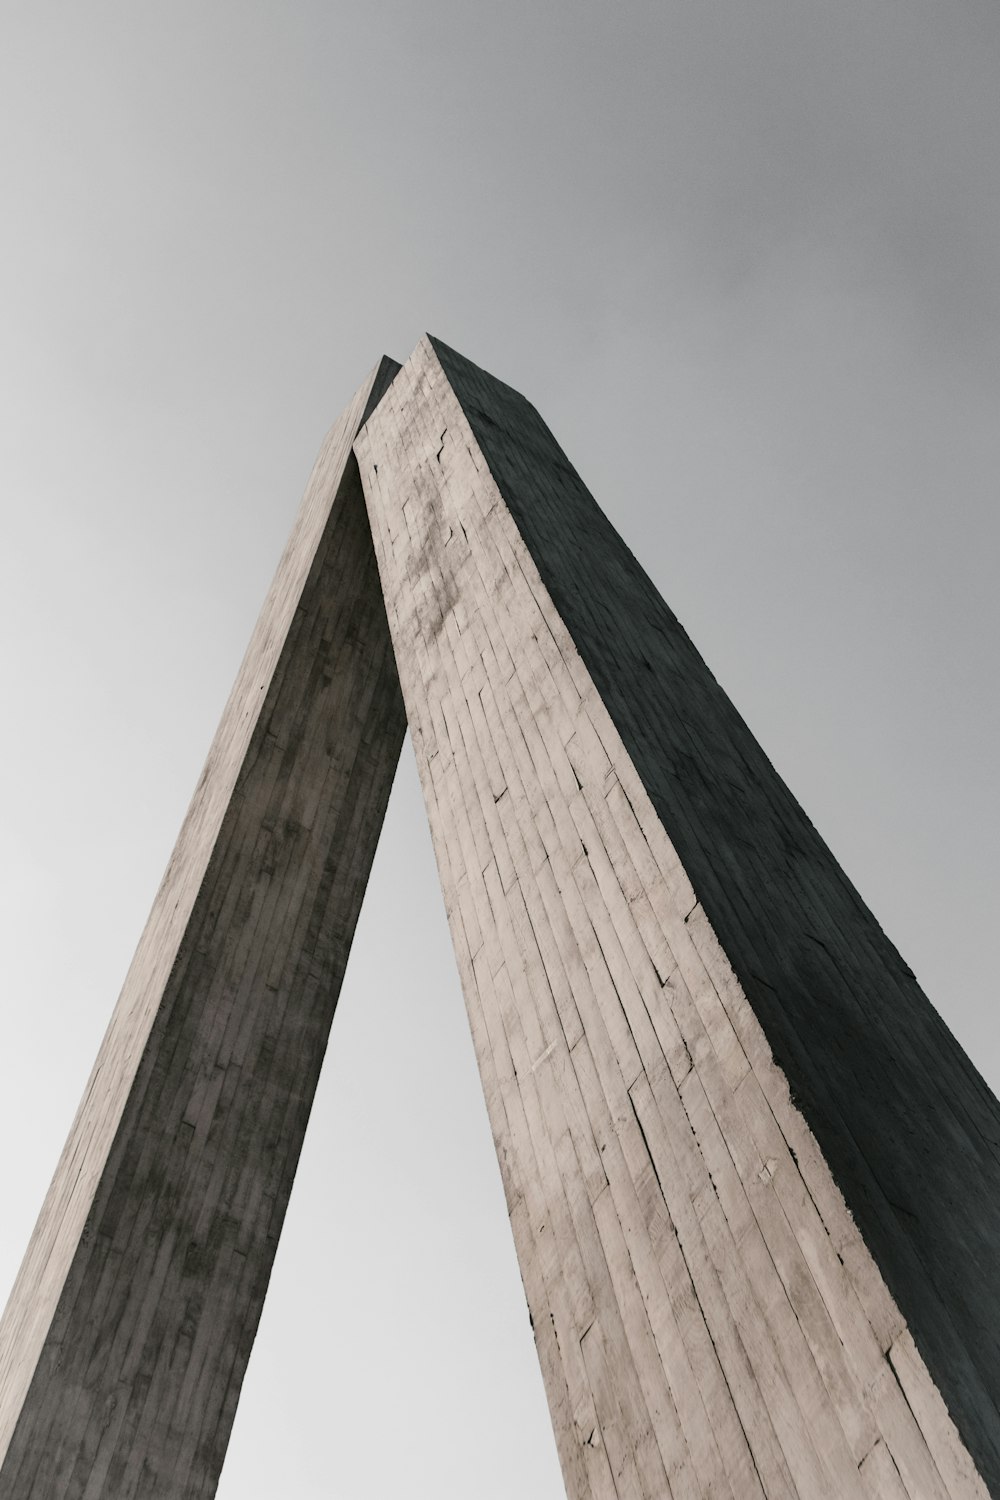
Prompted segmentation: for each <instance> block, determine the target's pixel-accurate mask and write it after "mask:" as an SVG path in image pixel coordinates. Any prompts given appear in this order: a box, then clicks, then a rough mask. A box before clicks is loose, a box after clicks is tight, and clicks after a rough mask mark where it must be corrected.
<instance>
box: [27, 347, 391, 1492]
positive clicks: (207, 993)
mask: <svg viewBox="0 0 1000 1500" xmlns="http://www.w3.org/2000/svg"><path fill="white" fill-rule="evenodd" d="M397 368H398V366H396V365H395V364H394V363H393V362H392V361H389V360H383V361H382V364H381V365H380V366H379V367H378V369H377V370H376V371H375V372H373V375H372V376H371V377H369V379H368V380H367V381H366V382H365V384H364V386H363V387H362V388H361V390H360V391H359V392H358V394H357V395H356V397H355V398H354V400H353V402H352V403H351V405H350V406H349V407H348V409H347V410H346V411H345V412H344V414H343V416H342V417H341V418H340V420H339V421H338V422H337V424H336V425H335V426H334V428H333V429H332V431H331V433H330V435H329V437H328V439H327V441H326V444H325V445H324V448H323V450H322V452H321V454H320V457H319V460H318V462H317V464H316V468H315V470H314V473H313V477H312V479H311V481H310V485H309V489H308V491H307V493H306V497H305V500H304V502H303V505H302V509H301V511H300V514H299V517H298V520H297V522H296V526H295V529H294V531H293V533H292V537H291V539H290V541H289V544H288V547H287V549H286V551H285V555H284V557H283V559H282V562H281V565H280V567H279V570H278V574H277V577H276V579H275V583H274V585H273V588H272V590H271V593H270V595H269V597H268V600H267V603H266V604H265V607H264V610H263V612H262V614H261V617H260V620H259V622H258V624H257V627H256V630H255V633H254V636H253V638H252V641H251V644H250V647H249V650H248V652H247V656H246V659H245V661H244V664H243V667H242V669H241V672H240V676H239V678H238V680H237V683H236V686H235V688H234V690H233V693H232V696H231V698H230V700H229V704H228V706H227V708H226V711H225V715H224V717H223V720H222V723H221V726H220V728H219V732H218V734H217V736H216V739H215V741H214V744H213V746H212V749H211V752H210V754H209V757H208V761H207V763H206V766H205V769H204V771H203V773H202V777H201V780H200V782H199V784H198V788H197V791H196V793H195V797H194V801H193V803H192V806H191V809H190V812H189V813H188V816H187V819H186V821H185V824H184V827H183V829H182V832H181V835H180V838H179V840H178V844H177V847H176V849H175V852H174V855H173V858H172V859H171V863H170V865H169V867H168V869H167V873H166V875H165V877H164V881H163V884H162V886H161V888H160V891H159V894H158V895H157V898H156V902H155V905H154V908H153V911H152V914H151V916H150V919H149V923H148V925H147V928H146V931H145V933H144V934H143V937H142V940H141V942H140V944H139V948H138V951H137V953H136V956H135V959H134V961H133V964H132V967H131V969H130V971H129V974H128V977H127V980H126V983H125V987H124V990H123V992H122V996H121V999H120V1001H119V1003H118V1007H117V1009H116V1011H115V1014H114V1017H113V1019H112V1022H111V1025H110V1027H109V1029H108V1033H107V1036H106V1038H105V1040H104V1043H103V1045H102V1048H101V1052H100V1055H99V1057H98V1060H97V1064H96V1066H95V1069H94V1072H93V1074H92V1077H91V1080H90V1083H89V1086H88V1088H87V1093H86V1096H85V1098H84V1101H83V1104H82V1105H81V1107H80V1111H79V1114H78V1116H77V1119H76V1122H75V1124H74V1126H73V1130H72V1133H71V1135H70V1139H69V1142H68V1144H67V1146H66V1149H65V1151H64V1153H63V1156H62V1159H61V1161H60V1163H59V1166H58V1169H57V1171H56V1175H55V1179H54V1181H53V1183H52V1187H51V1189H50V1191H49V1194H48V1197H47V1199H46V1202H45V1206H44V1208H43V1211H42V1215H41V1218H40V1220H39V1224H38V1227H37V1229H36V1231H35V1234H34V1236H33V1238H32V1241H31V1244H30V1246H29V1248H28V1252H27V1255H26V1257H25V1261H24V1264H23V1266H22V1269H21V1272H20V1275H19V1277H18V1281H17V1283H16V1285H15V1288H14V1292H13V1294H12V1297H11V1300H10V1303H9V1305H8V1308H7V1311H6V1313H5V1315H4V1319H3V1323H2V1325H0V1457H2V1456H3V1455H4V1454H5V1455H6V1456H5V1458H3V1462H2V1466H0V1497H2V1500H125V1497H138V1496H144V1497H152V1496H161V1497H165V1496H169V1497H170V1500H188V1497H191V1500H193V1497H196V1496H199V1497H200V1496H210V1495H212V1494H214V1492H215V1487H216V1482H217V1478H218V1473H219V1469H220V1467H221V1463H222V1458H223V1455H224V1453H225V1448H226V1443H227V1441H228V1437H229V1431H230V1427H231V1425H232V1419H233V1415H234V1412H235V1407H236V1400H237V1397H238V1394H239V1389H240V1385H241V1382H242V1379H243V1374H244V1370H245V1367H246V1362H247V1358H248V1356H249V1352H250V1346H251V1344H252V1342H253V1337H254V1333H255V1331H256V1327H257V1321H258V1318H259V1315H260V1309H261V1304H262V1301H263V1297H264V1292H265V1289H266V1286H267V1281H268V1277H269V1274H270V1269H271V1263H272V1260H273V1256H274V1251H275V1247H276V1243H277V1238H278V1233H279V1230H280V1227H281V1222H282V1219H283V1216H284V1211H285V1206H286V1203H287V1200H288V1194H289V1191H290V1189H291V1184H292V1178H293V1176H294V1172H295V1166H296V1162H297V1160H298V1156H299V1150H300V1147H301V1143H302V1137H303V1132H304V1130H305V1125H306V1120H307V1117H308V1114H309V1109H310V1105H311V1103H312V1097H313V1091H314V1088H315V1084H316V1079H317V1076H318V1073H319V1068H320V1063H321V1061H322V1057H323V1051H324V1048H325V1045H326V1039H327V1034H328V1031H329V1026H330V1021H331V1019H332V1016H333V1010H334V1006H335V1004H336V1001H337V996H338V993H339V990H340V984H341V979H342V977H343V973H344V967H345V964H346V961H347V954H348V950H349V948H350V943H351V938H352V936H353V933H354V927H355V922H356V919H357V915H358V911H359V908H360V904H361V897H362V894H363V892H364V888H365V884H366V881H367V878H368V872H369V869H370V866H371V861H372V856H373V854H374V850H375V845H376V841H377V839H378V834H379V831H380V828H381V825H382V820H383V816H384V812H385V806H386V801H387V799H388V795H389V789H390V786H391V783H392V778H393V774H394V772H395V768H396V764H397V760H398V757H399V751H400V747H401V744H402V738H403V733H404V717H403V707H402V701H401V699H400V695H399V684H398V679H397V676H396V669H395V665H394V662H393V657H392V650H391V646H390V643H389V636H388V631H387V628H386V620H385V609H384V605H383V603H382V596H381V591H380V589H379V583H378V575H377V572H376V567H375V560H374V556H373V554H372V546H371V537H370V532H369V529H368V522H367V518H366V515H365V507H364V500H363V497H362V494H361V487H360V483H359V479H358V473H357V465H356V463H355V460H354V458H353V456H352V453H351V441H352V439H353V437H354V434H355V432H356V431H357V428H358V425H359V423H360V422H361V421H362V420H363V418H364V416H365V414H366V412H367V411H369V410H370V409H371V407H372V406H373V405H374V404H375V402H376V401H377V399H378V398H379V396H380V395H381V394H382V392H383V391H384V390H385V388H386V386H387V385H388V383H389V381H390V380H391V379H392V376H393V374H394V373H395V371H396V369H397Z"/></svg>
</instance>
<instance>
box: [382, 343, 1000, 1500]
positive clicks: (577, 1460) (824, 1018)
mask: <svg viewBox="0 0 1000 1500" xmlns="http://www.w3.org/2000/svg"><path fill="white" fill-rule="evenodd" d="M355 446H356V451H357V453H358V458H359V463H360V468H361V474H362V480H363V483H364V487H365V494H366V498H367V501H368V507H369V512H370V515H371V521H372V530H373V534H374V538H375V547H376V553H377V556H378V563H379V570H380V574H381V578H382V585H383V589H384V591H385V596H386V600H387V604H388V611H389V624H390V629H391V632H392V637H393V641H394V644H395V648H396V654H397V659H398V664H399V671H400V678H401V682H402V687H403V693H404V698H405V700H406V706H407V714H408V718H409V722H410V726H411V730H412V733H413V738H414V743H415V746H416V751H417V760H418V765H419V768H420V774H421V780H422V783H423V787H424V793H425V797H426V800H427V805H428V811H429V815H430V821H431V827H432V831H433V835H434V844H435V849H436V853H437V859H438V865H439V869H440V873H441V879H442V883H443V886H444V890H445V895H446V903H447V907H448V913H449V920H450V923H451V928H452V935H453V938H454V943H455V949H456V953H457V956H458V961H459V967H460V969H461V973H462V979H463V985H464V989H465V994H466V999H467V1004H468V1010H469V1017H470V1022H471V1025H472V1030H473V1035H474V1038H475V1044H476V1051H477V1056H478V1060H479V1066H480V1070H481V1074H482V1079H483V1085H484V1090H485V1093H486V1099H487V1105H488V1108H489V1111H490V1118H491V1122H492V1127H493V1133H494V1138H495V1141H496V1146H497V1151H498V1154H499V1158H500V1163H501V1168H502V1172H503V1177H504V1184H505V1188H506V1193H507V1202H508V1207H509V1210H510V1217H511V1224H512V1227H513V1231H514V1237H515V1242H516V1244H517V1249H518V1256H519V1260H520V1265H521V1270H522V1276H523V1279H524V1284H525V1290H526V1293H527V1297H528V1302H529V1306H530V1308H531V1312H532V1318H533V1326H534V1331H535V1339H536V1342H537V1345H538V1351H539V1356H540V1359H541V1363H542V1368H543V1372H544V1375H545V1382H546V1388H547V1392H548V1397H549V1402H550V1407H551V1411H552V1416H553V1423H554V1427H555V1432H556V1438H557V1442H558V1446H559V1452H560V1456H561V1459H562V1464H563V1470H564V1474H565V1477H566V1483H567V1489H568V1492H569V1494H570V1495H571V1496H572V1497H573V1500H583V1497H587V1496H594V1497H598V1496H600V1497H608V1500H611V1497H618V1500H622V1497H626V1496H628V1497H635V1500H638V1497H643V1500H659V1497H662V1496H666V1495H670V1494H673V1495H686V1496H701V1495H713V1496H732V1497H734V1500H743V1497H749V1496H755V1495H756V1496H762V1495H766V1496H767V1497H769V1500H770V1497H774V1496H798V1497H803V1500H805V1497H808V1500H819V1497H829V1500H834V1497H836V1500H843V1497H862V1496H865V1497H868V1500H875V1497H880V1500H885V1497H902V1496H909V1497H911V1500H916V1497H918V1496H919V1497H935V1500H943V1497H945V1496H959V1495H962V1496H972V1495H979V1496H981V1495H983V1494H984V1493H985V1490H984V1487H983V1482H982V1479H981V1478H980V1476H979V1474H977V1471H976V1462H978V1464H979V1466H980V1468H981V1471H982V1474H983V1475H985V1476H986V1477H987V1479H988V1480H989V1482H990V1484H991V1486H992V1487H993V1489H994V1492H995V1493H1000V1468H998V1463H997V1452H998V1444H997V1439H998V1422H997V1413H996V1409H995V1406H994V1405H993V1397H994V1394H995V1392H996V1382H995V1369H996V1342H995V1331H996V1317H995V1287H996V1270H997V1253H996V1247H997V1245H998V1244H1000V1236H998V1234H997V1229H998V1225H997V1216H998V1213H1000V1193H998V1192H997V1188H998V1187H1000V1183H998V1181H997V1168H996V1142H997V1140H998V1139H1000V1136H998V1111H997V1104H996V1101H995V1100H994V1099H993V1098H992V1096H991V1095H989V1093H988V1091H987V1090H986V1089H985V1087H984V1085H983V1084H982V1082H981V1080H979V1078H978V1076H977V1075H976V1073H975V1070H974V1069H973V1068H972V1066H971V1064H970V1063H969V1062H968V1060H967V1059H966V1058H965V1056H964V1054H963V1053H962V1052H961V1049H960V1048H959V1047H958V1045H957V1044H956V1043H955V1042H954V1040H953V1039H952V1038H951V1037H950V1036H949V1034H948V1033H947V1031H946V1029H945V1028H944V1027H943V1025H942V1024H941V1022H940V1021H939V1020H938V1018H937V1016H936V1014H935V1013H934V1011H933V1010H932V1008H931V1007H930V1006H929V1005H928V1003H927V1002H926V1000H925V999H924V997H923V996H921V994H920V992H919V991H918V990H917V987H916V985H915V983H914V981H913V978H912V975H910V973H909V971H908V970H907V969H906V968H905V965H903V963H902V962H901V960H900V959H899V957H898V955H897V954H896V953H895V952H894V950H893V949H892V948H891V945H889V943H888V942H887V940H886V939H885V938H884V936H883V934H882V933H881V932H880V930H879V928H878V926H877V924H876V922H875V921H874V919H873V918H872V916H871V914H870V913H869V912H868V911H867V910H866V909H865V907H864V906H863V904H862V903H861V901H860V899H859V898H858V896H857V895H856V893H855V892H854V891H853V889H852V888H851V886H850V884H849V883H848V882H847V880H846V878H845V877H844V876H843V875H842V873H841V872H840V870H839V869H838V867H837V865H836V863H835V862H834V861H833V859H832V857H831V856H830V854H829V852H828V850H827V849H826V848H825V846H824V845H823V843H822V841H821V840H820V839H819V837H818V835H817V834H816V832H815V830H814V829H813V828H812V826H811V824H810V823H809V821H808V819H807V818H806V817H805V815H804V814H803V813H802V811H801V809H800V808H799V807H798V806H797V804H796V803H795V801H794V799H793V798H792V797H791V795H790V794H789V792H788V791H787V790H786V788H785V787H784V786H783V785H782V783H781V781H780V779H779V778H778V776H777V775H776V774H775V772H774V770H773V768H772V767H771V766H770V764H769V763H768V761H767V759H766V757H765V756H764V755H763V753H762V752H761V750H760V748H759V747H758V746H757V745H756V743H755V742H754V740H753V738H752V736H751V735H750V734H749V731H748V730H747V728H746V726H745V725H744V724H743V723H742V721H741V720H740V718H739V716H738V715H737V714H736V712H735V710H734V709H733V708H732V705H731V704H730V703H729V702H728V700H727V699H726V697H725V695H724V694H723V693H722V691H721V689H720V688H719V687H718V685H717V684H716V682H715V681H714V679H713V678H712V676H711V674H710V672H709V671H708V669H707V668H706V666H705V664H704V663H703V662H702V661H701V659H700V657H699V656H698V655H697V653H696V652H695V650H694V648H693V647H692V646H691V643H690V642H689V641H688V639H687V637H686V636H685V634H684V632H683V631H682V630H681V628H680V627H679V625H678V624H677V621H676V620H675V619H674V617H673V615H672V614H671V613H670V611H669V610H668V609H667V608H666V606H665V605H664V603H663V601H662V600H661V599H660V598H659V595H658V594H657V593H656V591H655V589H654V588H653V587H652V585H651V584H650V582H649V580H648V579H647V578H646V576H645V574H644V573H643V572H642V570H641V568H640V567H639V565H638V564H637V563H636V561H635V559H634V558H633V557H632V556H631V554H630V553H629V552H628V550H627V549H626V548H625V546H624V544H623V543H622V542H621V541H620V539H619V538H618V537H617V536H616V535H615V533H614V531H613V529H612V528H611V527H610V525H609V524H608V522H607V521H606V520H605V518H604V517H603V516H602V515H601V513H600V511H599V510H598V509H597V507H596V505H595V504H594V502H593V500H592V499H591V497H590V496H589V494H588V493H587V491H586V490H585V488H584V486H583V485H582V483H581V481H580V480H579V478H578V476H577V475H576V473H575V471H574V470H573V469H572V466H571V465H570V464H569V463H568V461H567V460H566V458H565V456H564V455H563V454H562V452H561V450H560V449H559V448H558V446H557V444H556V443H555V441H554V439H553V438H552V436H551V434H550V433H549V432H548V431H547V429H546V428H545V426H544V424H543V423H542V422H541V420H540V418H539V417H538V415H537V413H535V412H534V411H533V409H532V408H531V407H530V406H529V405H528V403H527V402H525V401H524V400H523V398H521V397H520V396H518V395H517V393H516V392H513V391H511V390H510V389H509V388H508V387H506V386H503V385H502V384H500V382H498V381H495V380H493V379H492V378H491V377H489V376H487V375H486V374H485V373H484V372H483V371H481V370H478V369H476V367H475V366H473V365H471V364H469V362H468V361H465V360H463V359H462V358H460V357H459V356H458V355H456V354H454V352H453V351H451V350H449V349H447V348H446V347H445V346H443V345H441V344H440V343H437V342H435V341H432V340H424V341H423V342H422V343H421V345H419V346H418V349H417V350H416V352H415V354H414V355H413V357H412V358H411V359H410V360H409V361H408V362H407V364H406V366H405V367H404V369H403V371H402V373H401V374H400V375H399V376H398V377H397V379H396V381H395V382H394V384H393V386H392V389H391V390H390V392H389V393H388V394H387V396H386V398H385V399H384V400H383V402H382V403H381V404H380V406H379V407H378V409H377V410H376V411H375V412H374V413H373V414H372V416H371V417H370V418H369V420H368V422H367V423H366V425H365V427H364V428H363V429H362V432H361V433H360V435H359V438H358V441H357V443H356V445H355ZM656 480H657V483H663V484H664V485H666V484H667V483H668V478H667V476H663V475H660V476H656ZM866 1241H867V1243H866ZM970 1454H971V1455H974V1458H975V1462H974V1460H973V1457H972V1456H970Z"/></svg>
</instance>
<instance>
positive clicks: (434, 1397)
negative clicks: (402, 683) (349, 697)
mask: <svg viewBox="0 0 1000 1500" xmlns="http://www.w3.org/2000/svg"><path fill="white" fill-rule="evenodd" d="M485 1453H488V1454H489V1462H488V1463H484V1460H483V1455H484V1454H485ZM472 1493H475V1495H476V1496H477V1500H509V1497H510V1496H511V1495H517V1496H519V1497H521V1500H561V1497H562V1496H563V1495H564V1493H565V1491H564V1487H563V1482H562V1478H561V1474H560V1469H559V1463H558V1458H557V1454H556V1448H555V1442H554V1439H553V1436H552V1428H551V1424H550V1419H549V1414H548V1407H547V1404H546V1400H545V1392H544V1388H543V1385H542V1379H541V1372H540V1370H539V1367H538V1360H537V1357H536V1355H535V1350H534V1343H533V1340H532V1336H531V1328H530V1324H529V1320H528V1309H527V1304H526V1302H525V1298H524V1292H523V1290H522V1287H521V1281H520V1275H519V1272H518V1268H517V1260H516V1257H515V1253H514V1243H513V1239H512V1237H511V1233H510V1228H509V1225H508V1223H507V1215H506V1208H505V1204H504V1197H503V1189H502V1186H501V1181H500V1173H499V1168H498V1166H497V1161H496V1154H495V1151H494V1148H493V1142H492V1138H491V1135H490V1129H489V1122H488V1119H487V1114H486V1108H485V1104H484V1101H483V1095H482V1088H481V1085H480V1082H479V1076H478V1070H477V1067H476V1061H475V1054H474V1052H473V1047H472V1040H471V1037H470V1034H469V1028H468V1022H467V1020H466V1016H465V1006H464V1002H463V999H462V993H461V988H460V985H459V979H458V973H457V969H456V967H455V960H454V955H453V952H452V948H451V940H450V937H449V934H448V929H447V921H446V917H445V911H444V902H443V898H442V895H441V888H440V884H439V881H438V878H437V870H436V867H435V863H434V855H433V852H432V848H431V841H430V832H429V829H428V826H427V817H426V812H425V810H424V804H423V798H422V796H421V792H420V786H419V782H418V779H417V772H416V765H415V761H414V757H413V750H412V746H411V744H410V740H409V737H407V740H406V743H405V745H404V748H403V754H402V758H401V761H400V767H399V770H398V772H397V775H396V780H395V782H394V785H393V791H392V796H391V799H390V802H389V809H388V812H387V814H386V820H385V824H384V827H383V830H382V836H381V839H380V842H379V846H378V851H377V853H376V857H375V863H374V866H373V869H372V874H371V878H370V881H369V885H368V889H367V892H366V895H365V901H364V906H363V908H362V912H361V917H360V920H359V922H358V928H357V932H356V935H355V939H354V943H353V946H352V950H351V957H350V960H349V962H348V967H347V974H346V977H345V980H344V986H343V989H342V992H341V997H340V1002H339V1005H338V1009H337V1014H336V1016H335V1017H334V1022H333V1028H332V1031H331V1035H330V1044H329V1048H328V1050H327V1056H326V1061H325V1063H324V1068H323V1076H322V1078H321V1079H320V1084H319V1089H318V1091H317V1095H316V1102H315V1105H314V1107H313V1114H312V1118H311V1120H310V1124H309V1129H308V1131H307V1133H306V1140H305V1146H304V1148H303V1152H302V1157H301V1160H300V1163H299V1169H298V1174H297V1176H296V1181H295V1187H294V1189H293V1192H292V1198H291V1202H290V1205H289V1208H288V1213H287V1216H286V1219H285V1224H284V1228H283V1230H282V1235H281V1241H280V1244H279V1248H278V1253H277V1258H276V1260H275V1266H274V1272H273V1275H272V1278H271V1283H270V1287H269V1290H268V1294H267V1297H266V1299H265V1302H264V1312H263V1316H262V1318H261V1323H260V1330H259V1333H258V1336H257V1340H256V1343H255V1345H254V1350H253V1353H252V1355H251V1359H250V1365H249V1369H248V1371H247V1375H246V1379H245V1381H244V1385H243V1391H242V1395H241V1397H240V1403H239V1406H238V1408H237V1415H236V1422H235V1425H234V1428H233V1434H232V1438H231V1441H230V1445H229V1450H228V1453H227V1457H226V1461H225V1464H224V1465H223V1469H222V1477H221V1481H220V1484H219V1489H218V1500H273V1497H274V1496H275V1495H281V1496H283V1497H287V1500H329V1497H331V1496H338V1497H344V1500H348V1497H349V1500H384V1497H385V1496H387V1495H393V1494H407V1495H410V1496H413V1497H414V1500H421V1497H424V1496H426V1497H428V1500H430V1497H433V1500H467V1497H468V1496H469V1495H470V1494H472Z"/></svg>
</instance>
